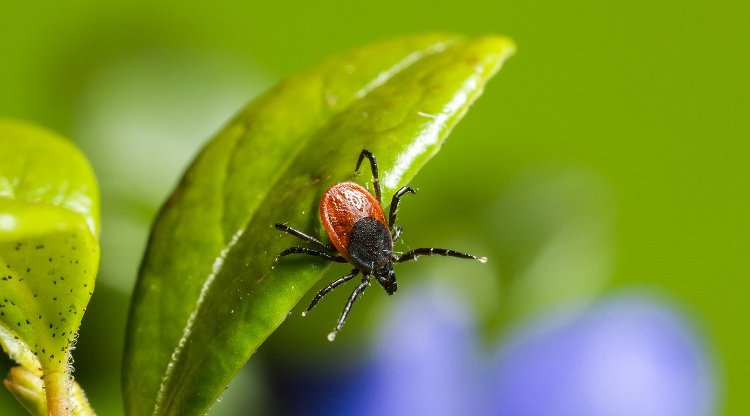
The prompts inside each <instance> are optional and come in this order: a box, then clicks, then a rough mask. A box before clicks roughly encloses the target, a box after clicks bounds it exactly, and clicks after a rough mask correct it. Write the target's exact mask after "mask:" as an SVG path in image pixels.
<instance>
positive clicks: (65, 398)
mask: <svg viewBox="0 0 750 416" xmlns="http://www.w3.org/2000/svg"><path fill="white" fill-rule="evenodd" d="M69 380H70V376H69V374H68V372H67V371H63V370H49V371H48V372H47V373H46V374H45V375H44V390H45V394H46V396H47V415H48V416H70V414H71V413H70V381H69Z"/></svg>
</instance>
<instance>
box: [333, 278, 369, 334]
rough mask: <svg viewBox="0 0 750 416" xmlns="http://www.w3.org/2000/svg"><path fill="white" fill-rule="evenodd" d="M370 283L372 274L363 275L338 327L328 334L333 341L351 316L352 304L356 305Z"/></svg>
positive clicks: (345, 307) (342, 314) (350, 297)
mask: <svg viewBox="0 0 750 416" xmlns="http://www.w3.org/2000/svg"><path fill="white" fill-rule="evenodd" d="M369 285H370V275H364V276H362V283H360V284H359V286H357V287H356V288H355V289H354V292H352V294H351V296H349V300H348V301H347V302H346V306H344V310H343V311H342V312H341V317H339V321H338V322H337V323H336V328H334V329H333V331H331V333H329V334H328V340H329V341H333V340H334V339H336V334H338V333H339V331H341V328H343V327H344V323H345V322H346V317H347V316H349V311H351V309H352V305H354V302H355V301H356V300H357V298H359V296H360V295H362V294H363V293H365V289H367V286H369Z"/></svg>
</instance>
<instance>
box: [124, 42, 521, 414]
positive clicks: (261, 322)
mask: <svg viewBox="0 0 750 416" xmlns="http://www.w3.org/2000/svg"><path fill="white" fill-rule="evenodd" d="M512 51H513V45H512V43H511V42H510V41H509V40H507V39H505V38H500V37H483V38H478V39H472V40H467V39H463V38H460V37H455V36H449V35H424V36H413V37H408V38H402V39H396V40H392V41H387V42H383V43H379V44H375V45H372V46H367V47H364V48H361V49H357V50H354V51H352V52H349V53H346V54H343V55H341V56H338V57H335V58H332V59H330V60H328V61H325V62H323V63H322V64H320V65H318V66H315V67H313V68H311V69H309V70H307V71H305V72H302V73H300V74H298V75H296V76H293V77H290V78H288V79H286V80H285V81H283V82H281V83H280V84H279V85H277V86H276V87H275V88H273V89H272V90H270V91H269V92H268V93H266V94H264V95H263V96H261V97H260V98H258V99H257V100H255V101H254V102H252V103H251V104H250V105H248V106H247V108H245V109H244V110H243V111H242V112H240V114H239V115H237V117H235V118H234V120H232V121H231V122H230V123H229V124H228V125H227V126H226V127H225V128H224V129H223V130H222V131H221V132H219V134H218V135H217V136H216V137H215V138H214V139H213V140H211V141H210V142H209V143H208V144H207V145H206V147H205V148H204V149H203V151H202V152H201V153H200V154H199V155H198V157H197V158H196V160H195V161H194V162H193V164H192V165H191V166H190V168H189V169H188V171H187V172H186V173H185V176H184V177H183V179H182V181H181V183H180V184H179V186H178V187H177V189H176V190H175V192H174V193H173V194H172V196H171V197H170V198H169V200H168V201H167V202H166V204H165V205H164V207H163V208H162V210H161V212H160V214H159V216H158V218H157V220H156V222H155V224H154V227H153V230H152V233H151V240H150V242H149V246H148V250H147V253H146V256H145V258H144V261H143V264H142V267H141V272H140V276H139V280H138V283H137V286H136V290H135V293H134V295H133V298H132V299H133V301H132V305H131V315H130V320H129V326H128V333H127V342H126V352H125V361H124V390H125V391H124V393H125V400H126V408H127V411H128V414H130V415H146V414H153V415H197V414H202V413H204V412H205V411H206V410H207V409H208V408H209V407H210V405H211V404H212V403H213V402H214V401H215V400H216V399H217V398H218V396H219V395H220V394H221V393H222V392H223V390H224V388H225V387H226V385H227V384H228V383H229V381H230V380H231V378H232V377H233V375H234V374H235V373H236V372H237V371H238V370H239V369H240V367H241V366H242V365H243V364H244V363H245V361H246V360H247V359H248V358H249V357H250V356H251V355H252V354H253V352H254V351H255V350H256V349H257V348H258V346H259V345H260V344H261V343H262V342H263V341H264V340H265V339H266V338H267V337H268V336H269V334H271V332H273V331H274V329H276V328H277V327H278V326H279V325H280V324H281V323H282V322H283V321H284V319H285V318H286V316H287V315H288V313H289V311H290V310H291V309H292V307H293V306H294V305H295V304H296V303H297V302H298V301H299V300H300V298H301V297H302V296H303V295H304V294H305V293H306V292H307V291H308V289H309V288H310V287H311V286H312V285H313V284H314V283H315V282H316V281H317V280H318V279H319V278H320V276H321V275H322V274H323V272H324V271H325V268H324V267H323V264H324V262H321V261H318V260H316V259H309V261H289V262H281V263H278V264H277V263H275V261H274V259H275V257H276V254H277V253H278V252H280V251H281V250H283V249H284V248H286V247H288V246H290V245H293V244H296V243H297V242H296V241H293V239H291V238H290V237H289V236H288V235H282V233H281V232H279V231H276V230H275V229H274V228H273V224H274V223H277V222H289V223H290V224H293V225H294V226H296V227H298V228H301V229H303V230H306V231H308V232H311V233H313V234H315V235H318V236H320V237H322V236H324V235H325V234H324V233H323V232H322V231H321V230H322V229H321V225H320V221H319V219H318V208H317V205H318V201H319V198H320V195H321V194H322V193H323V191H324V190H325V189H326V188H327V187H328V186H330V185H331V184H333V183H335V182H340V181H343V180H357V181H358V182H360V183H363V184H368V183H369V175H368V174H365V175H362V176H361V177H356V176H355V175H354V173H353V171H354V163H355V162H356V157H357V156H358V155H359V152H360V151H361V150H362V149H363V148H367V149H369V150H371V151H372V152H374V153H375V154H376V155H377V157H378V162H379V164H380V168H381V181H382V186H383V195H384V200H386V201H389V200H390V197H391V195H392V194H393V192H394V191H395V190H396V189H397V188H398V187H399V186H401V185H403V184H406V183H408V181H409V180H410V179H411V178H412V177H413V176H414V175H415V174H416V172H417V171H418V169H419V168H420V167H421V166H422V165H424V164H425V163H426V162H427V160H429V159H430V158H431V157H432V156H433V155H434V154H435V153H437V151H438V150H439V148H440V146H441V145H442V143H443V141H444V139H445V138H446V136H447V135H448V133H449V132H450V130H451V129H452V128H453V126H454V125H455V124H456V123H457V122H458V120H459V119H460V118H461V117H462V116H463V115H464V113H465V112H466V111H467V109H468V108H469V106H470V105H471V104H472V102H473V101H474V100H475V99H476V98H477V97H478V96H479V95H480V94H481V92H482V89H483V87H484V84H485V83H486V81H487V80H488V79H489V78H490V77H492V75H494V73H495V72H496V71H497V70H498V69H499V67H500V65H501V64H502V62H503V61H504V59H505V58H506V57H508V56H509V55H510V54H511V53H512ZM365 171H366V170H365ZM321 336H325V334H321Z"/></svg>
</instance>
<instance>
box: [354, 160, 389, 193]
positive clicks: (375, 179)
mask: <svg viewBox="0 0 750 416" xmlns="http://www.w3.org/2000/svg"><path fill="white" fill-rule="evenodd" d="M364 158H367V159H368V160H369V161H370V169H372V185H373V187H375V196H376V197H377V198H378V202H380V203H381V204H382V203H383V198H382V197H381V196H380V178H379V177H378V162H377V161H376V160H375V155H374V154H372V152H371V151H369V150H367V149H362V153H360V154H359V159H357V167H355V168H354V172H356V173H359V166H360V165H361V164H362V161H363V160H364Z"/></svg>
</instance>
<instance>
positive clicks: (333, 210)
mask: <svg viewBox="0 0 750 416" xmlns="http://www.w3.org/2000/svg"><path fill="white" fill-rule="evenodd" d="M367 217H371V218H374V219H375V220H376V221H378V222H379V223H381V224H383V226H384V227H385V228H386V229H387V228H388V223H387V222H386V220H385V214H384V213H383V208H382V207H381V206H380V203H379V202H378V201H377V200H376V199H375V197H374V196H372V194H370V193H369V192H368V191H367V189H365V188H364V187H363V186H361V185H359V184H356V183H354V182H339V183H337V184H335V185H333V186H331V187H330V188H328V190H327V191H326V192H325V193H324V194H323V197H321V198H320V220H321V222H322V223H323V227H325V229H326V232H327V233H328V237H329V238H330V239H331V243H333V245H334V247H336V250H337V251H338V252H339V254H341V255H342V256H344V258H346V259H347V260H351V259H350V257H349V249H348V247H349V235H350V234H351V231H352V228H353V227H354V224H355V223H356V222H357V221H359V220H361V219H362V218H367Z"/></svg>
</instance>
